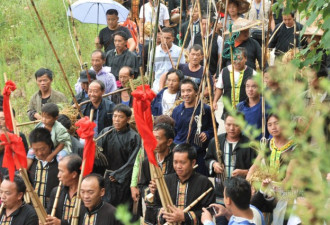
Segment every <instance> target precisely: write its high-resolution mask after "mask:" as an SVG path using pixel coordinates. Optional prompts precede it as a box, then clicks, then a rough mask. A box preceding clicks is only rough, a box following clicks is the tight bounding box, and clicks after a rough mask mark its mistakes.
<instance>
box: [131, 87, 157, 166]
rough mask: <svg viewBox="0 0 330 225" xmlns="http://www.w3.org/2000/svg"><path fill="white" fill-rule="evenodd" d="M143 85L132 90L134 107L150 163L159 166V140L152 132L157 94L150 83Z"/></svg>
mask: <svg viewBox="0 0 330 225" xmlns="http://www.w3.org/2000/svg"><path fill="white" fill-rule="evenodd" d="M144 89H145V91H144V90H143V87H142V85H141V86H139V87H137V88H136V90H135V91H133V92H132V96H133V97H134V98H133V109H134V117H135V122H136V127H137V129H138V131H139V133H140V136H141V138H142V140H143V146H144V149H145V150H146V152H147V156H148V160H149V162H150V163H152V164H154V165H155V166H158V164H157V161H156V158H155V154H154V150H155V148H156V146H157V140H156V138H155V136H154V134H153V132H152V130H153V123H152V115H151V101H152V100H153V99H154V98H155V96H156V94H155V93H154V92H153V91H152V90H150V87H149V85H144Z"/></svg>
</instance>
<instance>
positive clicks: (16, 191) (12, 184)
mask: <svg viewBox="0 0 330 225" xmlns="http://www.w3.org/2000/svg"><path fill="white" fill-rule="evenodd" d="M25 191H26V186H25V184H24V181H23V179H22V178H21V177H20V176H18V175H15V177H14V181H10V180H9V177H8V176H5V177H4V179H3V181H2V183H1V187H0V195H1V203H2V206H3V207H4V209H3V210H2V212H1V215H0V216H1V219H0V224H3V225H18V224H22V225H36V224H38V216H37V213H36V211H35V210H34V208H33V207H32V206H31V205H29V204H26V203H24V198H23V197H24V194H25Z"/></svg>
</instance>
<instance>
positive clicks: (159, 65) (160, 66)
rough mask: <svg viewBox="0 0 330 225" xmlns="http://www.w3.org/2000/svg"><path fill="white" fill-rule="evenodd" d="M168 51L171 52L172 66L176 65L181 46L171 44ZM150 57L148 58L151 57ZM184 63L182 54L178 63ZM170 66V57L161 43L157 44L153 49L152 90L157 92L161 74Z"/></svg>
mask: <svg viewBox="0 0 330 225" xmlns="http://www.w3.org/2000/svg"><path fill="white" fill-rule="evenodd" d="M169 51H170V54H171V58H172V60H173V64H174V66H176V64H177V62H178V59H179V55H180V51H181V48H180V47H179V46H177V45H175V44H172V47H171V48H170V49H169ZM151 57H152V54H151ZM151 57H150V60H151V59H152V58H151ZM184 63H185V59H184V56H182V57H181V59H180V64H184ZM171 68H172V64H171V61H170V57H169V56H168V53H167V52H164V50H163V49H162V47H161V45H158V46H157V47H156V51H155V63H154V72H155V80H154V83H153V85H152V90H153V91H154V92H156V93H158V90H159V80H160V77H161V75H162V74H163V73H165V72H168V71H169V70H170V69H171Z"/></svg>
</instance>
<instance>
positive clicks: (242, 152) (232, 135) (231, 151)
mask: <svg viewBox="0 0 330 225" xmlns="http://www.w3.org/2000/svg"><path fill="white" fill-rule="evenodd" d="M224 117H225V129H226V133H224V134H220V135H218V139H219V145H220V150H221V153H220V154H221V163H219V161H218V158H217V152H216V147H215V140H214V138H213V139H212V140H211V141H210V143H209V146H208V151H207V153H206V155H205V163H206V166H207V167H208V168H209V173H210V175H211V176H214V177H215V184H216V185H215V193H216V196H217V197H218V198H222V197H223V190H221V189H219V188H220V185H223V184H219V179H217V178H218V175H220V174H222V175H225V178H229V177H232V176H241V177H246V174H247V173H248V171H249V168H250V167H251V166H252V163H253V162H252V160H253V159H254V158H255V157H256V153H255V151H254V150H253V149H252V148H250V147H247V146H246V144H248V143H249V142H250V140H249V139H248V138H247V137H246V136H244V135H243V134H242V132H241V129H240V127H239V126H238V125H237V124H236V121H235V118H234V117H232V116H230V115H229V114H225V116H224ZM223 164H224V167H223Z"/></svg>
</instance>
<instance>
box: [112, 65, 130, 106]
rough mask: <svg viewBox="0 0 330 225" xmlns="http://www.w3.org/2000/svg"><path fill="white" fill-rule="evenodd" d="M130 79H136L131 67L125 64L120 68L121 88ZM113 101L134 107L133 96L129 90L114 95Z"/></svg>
mask: <svg viewBox="0 0 330 225" xmlns="http://www.w3.org/2000/svg"><path fill="white" fill-rule="evenodd" d="M130 79H134V73H133V70H132V69H131V67H128V66H124V67H122V68H121V69H120V70H119V81H120V84H121V87H120V88H124V87H126V84H127V83H128V82H129V80H130ZM111 99H112V101H113V103H115V104H120V103H122V104H124V105H128V106H129V107H131V108H132V107H133V96H132V95H131V94H130V93H129V92H128V91H122V92H119V93H116V94H114V95H112V97H111Z"/></svg>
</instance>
